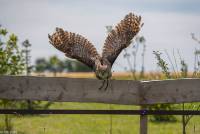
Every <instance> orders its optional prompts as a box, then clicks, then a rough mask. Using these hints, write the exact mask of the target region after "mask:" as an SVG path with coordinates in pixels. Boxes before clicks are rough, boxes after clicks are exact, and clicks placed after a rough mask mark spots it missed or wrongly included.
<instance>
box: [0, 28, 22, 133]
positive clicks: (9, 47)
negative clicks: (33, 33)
mask: <svg viewBox="0 0 200 134" xmlns="http://www.w3.org/2000/svg"><path fill="white" fill-rule="evenodd" d="M23 70H24V57H23V55H22V51H21V50H20V49H19V48H18V38H17V36H16V35H15V34H10V35H8V31H7V30H6V29H5V28H2V27H1V26H0V75H17V74H21V73H22V72H23ZM0 106H1V107H3V108H5V109H6V108H9V107H16V105H15V103H14V102H13V101H9V100H1V101H0ZM4 122H5V128H4V129H5V130H7V131H9V132H10V131H11V130H12V124H11V117H10V116H9V115H5V120H4Z"/></svg>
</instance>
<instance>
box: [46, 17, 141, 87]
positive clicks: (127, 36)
mask: <svg viewBox="0 0 200 134" xmlns="http://www.w3.org/2000/svg"><path fill="white" fill-rule="evenodd" d="M142 25H143V23H142V24H141V17H140V16H136V15H134V14H133V13H129V14H128V15H126V16H125V17H124V19H123V20H121V22H120V23H119V24H118V25H117V26H116V27H115V28H114V29H113V30H111V32H110V33H109V34H108V37H107V38H106V40H105V43H104V47H103V52H102V55H100V54H98V52H97V50H96V48H95V47H94V46H93V45H92V43H91V42H90V41H88V40H87V39H86V38H84V37H83V36H81V35H79V34H76V33H72V32H68V31H64V30H63V29H62V28H56V32H55V33H53V35H48V36H49V40H50V41H49V42H50V43H51V44H52V45H53V46H54V47H55V48H57V49H58V50H60V51H62V52H63V53H65V56H67V57H69V58H72V59H76V60H78V61H80V62H82V63H84V64H86V65H87V66H88V67H90V68H91V69H93V70H94V72H95V75H96V77H97V78H98V79H100V80H104V81H103V82H105V81H106V80H107V81H108V79H109V78H111V76H112V72H111V68H112V65H113V63H114V62H115V60H116V58H117V57H118V56H119V54H120V53H121V51H122V50H123V49H124V48H126V47H128V46H129V45H130V44H131V40H132V39H133V37H134V36H135V35H136V34H137V33H138V32H139V31H140V28H141V27H142ZM107 83H108V82H107ZM103 85H104V83H103ZM107 86H108V84H107ZM107 86H106V88H107ZM101 88H102V87H101ZM101 88H100V89H101Z"/></svg>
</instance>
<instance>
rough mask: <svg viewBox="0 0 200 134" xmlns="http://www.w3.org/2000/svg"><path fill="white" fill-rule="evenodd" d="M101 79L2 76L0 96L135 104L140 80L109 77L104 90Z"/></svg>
mask: <svg viewBox="0 0 200 134" xmlns="http://www.w3.org/2000/svg"><path fill="white" fill-rule="evenodd" d="M101 85H102V81H100V80H96V79H73V78H53V77H30V76H29V77H26V76H1V77H0V98H1V99H15V100H24V99H29V100H46V101H63V102H99V103H113V104H138V103H139V102H138V100H139V99H138V97H139V94H138V89H139V88H138V87H139V85H140V82H139V81H118V80H111V81H110V82H109V86H108V88H107V90H106V91H104V90H99V87H100V86H101Z"/></svg>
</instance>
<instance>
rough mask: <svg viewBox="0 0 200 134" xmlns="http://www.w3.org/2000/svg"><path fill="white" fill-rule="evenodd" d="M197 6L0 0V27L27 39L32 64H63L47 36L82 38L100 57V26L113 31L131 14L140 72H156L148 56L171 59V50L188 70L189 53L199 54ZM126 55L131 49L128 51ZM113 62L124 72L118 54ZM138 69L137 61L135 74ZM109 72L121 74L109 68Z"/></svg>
mask: <svg viewBox="0 0 200 134" xmlns="http://www.w3.org/2000/svg"><path fill="white" fill-rule="evenodd" d="M199 5H200V1H199V0H162V1H161V0H135V1H134V0H109V1H108V0H101V1H97V0H82V1H81V0H76V1H68V0H59V1H55V0H49V1H47V0H43V1H41V0H0V24H1V25H2V26H3V27H5V28H7V29H8V30H9V32H12V33H15V34H16V35H18V37H19V39H20V42H22V41H23V40H25V39H29V41H30V42H31V44H32V51H31V55H32V63H34V61H35V59H36V58H39V57H46V58H47V57H49V56H51V55H58V56H59V57H60V58H62V59H63V58H64V54H62V53H61V52H59V51H58V50H56V49H55V48H53V47H52V46H51V45H50V44H49V43H48V37H47V34H48V33H52V32H53V31H54V30H55V27H62V28H64V29H65V30H67V31H71V32H76V33H79V34H81V35H83V36H85V37H86V38H88V39H89V40H90V41H91V42H92V43H93V44H94V45H95V46H96V48H97V50H98V51H99V52H101V48H102V45H103V43H104V40H105V38H106V29H105V26H106V25H113V26H115V25H116V24H117V23H118V22H119V21H120V20H121V19H123V17H124V16H125V15H126V14H127V13H129V12H134V13H135V14H137V15H141V16H142V21H143V22H144V27H143V28H142V30H141V32H140V33H139V35H143V36H144V37H145V38H146V45H147V51H146V55H145V69H146V70H155V69H156V60H155V57H154V55H153V54H152V51H153V50H155V51H156V50H160V51H162V52H163V53H164V51H163V50H165V49H166V50H167V51H168V53H169V54H170V56H171V58H173V53H172V52H173V49H174V50H175V52H176V51H177V49H179V51H180V52H181V55H182V58H184V59H185V60H186V62H187V63H188V64H189V68H190V70H192V69H193V63H194V62H193V61H194V54H193V53H194V49H195V47H196V48H200V44H197V43H196V42H195V41H193V40H192V39H191V36H190V33H195V34H196V36H197V37H199V38H200V8H199ZM131 49H132V46H131V47H130V49H129V51H131ZM138 54H139V56H140V55H141V53H138ZM175 55H176V57H177V58H178V55H177V54H175ZM116 62H117V63H119V64H121V65H122V66H127V62H126V60H124V59H123V53H122V54H121V55H120V56H119V57H118V59H117V61H116ZM140 67H141V58H140V57H138V59H137V68H138V69H140ZM113 70H115V71H122V70H123V68H121V67H120V66H119V65H114V67H113Z"/></svg>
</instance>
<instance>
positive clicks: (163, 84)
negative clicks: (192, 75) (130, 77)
mask: <svg viewBox="0 0 200 134" xmlns="http://www.w3.org/2000/svg"><path fill="white" fill-rule="evenodd" d="M142 87H143V88H141V90H140V103H141V104H157V103H182V102H200V79H177V80H163V81H147V82H142Z"/></svg>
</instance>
